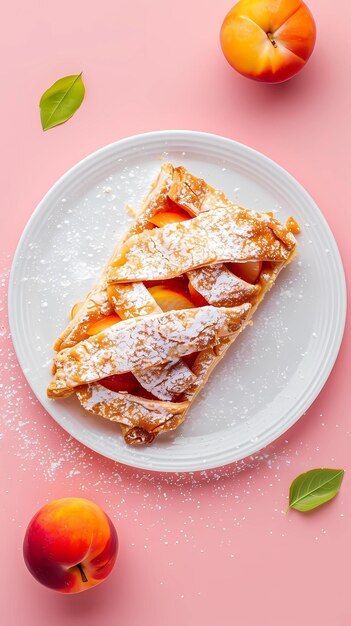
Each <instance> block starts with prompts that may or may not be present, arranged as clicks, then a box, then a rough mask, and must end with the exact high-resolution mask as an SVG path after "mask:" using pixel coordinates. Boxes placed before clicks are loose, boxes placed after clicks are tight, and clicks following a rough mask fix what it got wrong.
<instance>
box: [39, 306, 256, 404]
mask: <svg viewBox="0 0 351 626" xmlns="http://www.w3.org/2000/svg"><path fill="white" fill-rule="evenodd" d="M250 308H251V305H250V304H243V305H241V306H239V307H233V308H216V307H212V306H207V307H201V308H197V309H196V308H194V309H184V310H181V311H170V312H168V313H160V314H158V315H146V316H144V317H138V318H134V319H129V320H124V321H123V322H120V323H119V324H115V325H114V326H111V327H110V328H107V329H105V330H103V331H101V332H100V333H98V334H97V335H94V336H93V337H90V338H89V339H85V340H84V341H81V342H80V343H78V344H77V345H76V346H74V347H73V348H66V349H65V350H62V351H61V352H59V353H58V354H57V355H56V356H55V357H54V364H55V375H54V379H53V381H52V383H51V384H50V386H49V388H48V394H49V396H50V397H60V396H67V394H68V393H69V392H70V391H74V388H75V387H79V386H81V385H84V384H86V383H91V382H94V381H98V380H101V379H102V378H106V377H107V376H111V375H114V374H123V373H125V372H134V371H135V372H138V371H140V370H141V369H142V370H144V369H147V368H149V367H153V366H158V365H161V364H162V363H168V362H169V361H172V360H174V359H179V358H180V357H182V356H185V355H187V354H190V353H193V352H199V351H201V350H205V349H206V348H208V347H209V346H214V345H215V344H216V343H218V341H219V340H220V338H221V337H226V336H228V335H231V334H233V333H234V332H235V331H236V330H237V329H238V328H239V327H240V325H241V324H242V322H243V321H244V320H245V319H246V318H247V316H248V314H249V311H250Z"/></svg>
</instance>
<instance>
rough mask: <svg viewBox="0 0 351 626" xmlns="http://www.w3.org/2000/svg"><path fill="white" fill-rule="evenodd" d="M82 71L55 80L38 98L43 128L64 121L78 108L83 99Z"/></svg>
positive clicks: (45, 128)
mask: <svg viewBox="0 0 351 626" xmlns="http://www.w3.org/2000/svg"><path fill="white" fill-rule="evenodd" d="M84 93H85V88H84V83H83V81H82V72H81V73H80V74H75V75H74V76H65V77H64V78H60V79H59V80H57V81H56V83H54V84H53V85H51V87H49V89H47V90H46V91H45V92H44V93H43V95H42V97H41V98H40V103H39V107H40V117H41V125H42V127H43V130H47V129H48V128H52V127H53V126H57V125H58V124H62V123H63V122H66V121H67V120H68V119H69V118H70V117H72V115H73V114H74V113H75V112H76V110H77V109H79V107H80V105H81V104H82V102H83V99H84Z"/></svg>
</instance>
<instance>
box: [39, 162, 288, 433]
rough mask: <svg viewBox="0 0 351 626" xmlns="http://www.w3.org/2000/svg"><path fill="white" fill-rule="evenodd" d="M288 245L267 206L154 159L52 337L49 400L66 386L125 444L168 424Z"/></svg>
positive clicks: (271, 277) (182, 410)
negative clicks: (106, 255) (95, 269)
mask: <svg viewBox="0 0 351 626" xmlns="http://www.w3.org/2000/svg"><path fill="white" fill-rule="evenodd" d="M292 223H293V222H292ZM295 250H296V239H295V237H294V235H293V234H292V232H290V230H289V229H288V228H286V227H285V226H283V225H282V224H281V223H280V222H278V220H276V219H275V218H274V217H273V216H272V214H270V213H257V212H255V211H252V210H248V209H243V208H241V207H239V206H236V205H234V204H233V203H231V202H230V201H229V200H228V199H227V198H226V197H225V196H224V194H223V193H222V192H220V191H218V190H216V189H214V188H212V187H211V186H210V185H208V184H207V183H206V182H205V181H204V180H202V179H200V178H196V177H195V176H193V175H191V174H190V173H189V172H187V170H185V169H184V168H183V167H173V166H172V165H171V164H164V165H162V167H161V171H160V174H159V176H158V178H157V180H156V181H155V183H154V184H153V186H152V188H151V190H150V192H149V194H148V195H147V197H146V199H145V201H144V203H143V206H142V208H141V211H140V213H139V215H138V216H137V218H136V220H135V222H134V224H133V225H132V226H131V228H130V229H129V231H128V232H127V234H126V235H125V236H124V237H123V239H122V241H121V242H120V243H119V244H118V245H117V247H116V249H115V250H114V252H113V254H112V257H111V258H110V260H109V261H108V263H107V265H106V267H105V268H104V270H103V272H102V275H101V277H100V280H99V282H98V284H97V285H96V287H94V289H93V290H92V291H91V292H90V293H89V294H88V296H87V297H86V299H85V301H84V302H83V303H79V304H77V305H75V306H74V307H73V309H72V312H71V321H70V323H69V325H68V326H67V328H66V329H65V330H64V332H63V333H62V334H61V335H60V337H59V338H58V339H57V341H56V343H55V350H56V351H57V354H56V356H55V357H54V365H53V375H54V376H53V380H52V382H51V384H50V386H49V387H48V395H49V397H51V398H63V397H66V396H69V395H71V394H73V393H76V395H77V397H78V399H79V401H80V403H81V404H82V406H83V407H84V408H85V409H86V410H87V411H90V412H92V413H95V414H97V415H100V416H102V417H104V418H106V419H109V420H111V421H115V422H118V423H119V424H120V425H121V428H122V432H123V435H124V438H125V441H126V442H127V443H129V444H141V443H151V442H152V441H153V440H154V439H155V437H156V435H157V434H158V433H160V432H165V431H169V430H174V429H175V428H177V426H179V424H181V423H182V421H183V420H184V417H185V415H186V413H187V411H188V409H189V407H190V405H191V403H192V402H193V400H194V398H195V396H196V394H197V393H198V392H199V391H200V389H201V388H202V387H203V385H204V384H205V382H206V381H207V379H208V377H209V375H210V373H211V371H212V370H213V368H214V367H215V365H216V364H217V363H218V362H219V360H220V359H221V358H222V357H223V355H224V353H225V352H226V350H227V349H228V347H229V346H230V345H231V344H232V343H233V341H234V340H235V338H236V337H237V335H238V334H239V332H240V331H241V330H242V329H243V328H244V327H245V326H246V324H247V323H248V321H249V319H250V318H251V316H252V314H253V312H254V311H255V309H256V308H257V306H258V304H259V303H260V301H261V300H262V298H263V297H264V294H265V293H266V292H267V291H268V290H269V289H270V288H271V286H272V285H273V283H274V282H275V280H276V278H277V276H278V274H279V272H280V271H281V269H282V268H283V267H285V266H286V265H287V264H288V263H289V262H290V261H291V260H292V258H293V257H294V255H295Z"/></svg>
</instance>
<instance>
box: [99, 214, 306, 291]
mask: <svg viewBox="0 0 351 626" xmlns="http://www.w3.org/2000/svg"><path fill="white" fill-rule="evenodd" d="M294 247H295V238H294V236H293V235H292V234H291V233H289V232H288V231H287V230H286V229H284V230H282V229H281V225H280V224H279V222H277V220H275V219H274V218H272V217H271V216H270V215H268V214H267V213H256V212H255V211H250V210H248V209H242V208H240V207H237V206H235V205H233V206H228V207H225V208H217V209H216V210H215V211H207V212H205V213H200V214H199V215H198V216H197V217H194V218H193V219H191V220H186V221H184V222H179V223H176V224H169V225H167V226H164V227H163V228H158V229H154V230H151V231H144V232H142V233H140V234H138V235H134V236H132V237H130V238H129V239H127V241H126V242H125V243H124V245H123V246H122V247H121V250H120V257H119V258H117V259H116V260H115V261H114V262H113V263H112V264H111V267H110V270H109V273H108V281H109V282H111V283H119V282H131V281H145V280H146V281H148V280H166V279H170V278H174V277H176V276H179V275H181V274H184V273H186V272H188V271H190V270H194V269H196V268H198V267H203V266H207V265H213V264H218V263H225V262H245V261H252V260H259V261H275V262H279V261H286V260H287V259H288V257H289V255H290V251H291V250H292V249H293V248H294Z"/></svg>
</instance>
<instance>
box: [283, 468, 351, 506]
mask: <svg viewBox="0 0 351 626" xmlns="http://www.w3.org/2000/svg"><path fill="white" fill-rule="evenodd" d="M343 477H344V470H342V469H327V468H323V469H312V470H309V471H308V472H304V474H300V476H298V477H297V478H295V480H294V481H293V482H292V483H291V486H290V491H289V506H288V509H290V508H293V509H296V510H297V511H311V509H315V508H316V507H317V506H320V505H321V504H324V503H325V502H328V500H331V499H332V498H334V497H335V496H336V494H337V493H338V491H339V489H340V485H341V483H342V479H343Z"/></svg>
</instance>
